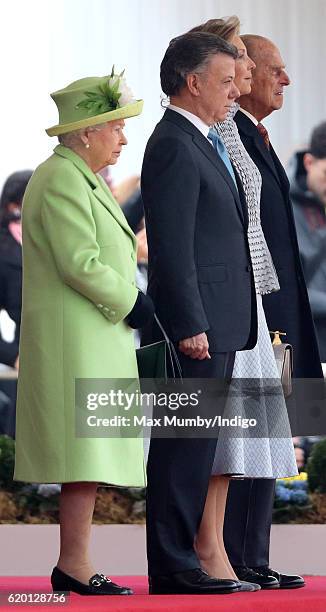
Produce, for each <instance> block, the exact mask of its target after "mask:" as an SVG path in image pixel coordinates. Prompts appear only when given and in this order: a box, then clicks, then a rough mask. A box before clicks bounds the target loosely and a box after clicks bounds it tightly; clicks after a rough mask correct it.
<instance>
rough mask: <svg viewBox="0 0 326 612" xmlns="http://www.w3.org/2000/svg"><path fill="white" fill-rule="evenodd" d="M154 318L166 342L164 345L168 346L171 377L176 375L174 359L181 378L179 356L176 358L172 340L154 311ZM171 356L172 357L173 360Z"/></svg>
mask: <svg viewBox="0 0 326 612" xmlns="http://www.w3.org/2000/svg"><path fill="white" fill-rule="evenodd" d="M154 319H155V321H156V323H157V325H158V326H159V328H160V330H161V332H162V334H163V338H164V340H165V342H166V345H167V348H168V351H169V356H170V362H171V367H172V375H173V378H175V377H176V376H175V369H174V361H175V364H176V366H177V370H178V374H179V377H180V378H181V379H182V369H181V364H180V361H179V358H178V355H177V351H176V350H175V346H174V344H173V342H171V340H170V338H169V336H168V335H167V333H166V331H165V329H164V327H163V325H162V323H161V321H160V320H159V318H158V316H157V314H155V313H154ZM173 358H174V361H173Z"/></svg>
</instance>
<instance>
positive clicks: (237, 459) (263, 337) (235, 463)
mask: <svg viewBox="0 0 326 612" xmlns="http://www.w3.org/2000/svg"><path fill="white" fill-rule="evenodd" d="M192 31H204V32H209V33H211V34H216V35H218V36H220V37H222V38H223V39H225V40H227V41H228V42H229V43H231V44H233V45H235V46H236V48H237V50H238V57H237V59H236V63H235V84H236V86H237V88H238V89H239V92H240V96H243V95H246V94H249V93H250V91H251V82H252V72H253V70H254V69H255V63H254V62H253V60H252V59H251V58H250V57H249V56H248V54H247V50H246V47H245V45H244V43H243V41H242V40H241V38H240V37H239V32H240V22H239V19H238V17H236V16H235V15H234V16H232V17H230V18H228V19H211V20H209V21H208V22H206V23H204V24H202V25H200V26H197V27H196V28H194V29H193V30H192ZM238 109H239V104H238V103H236V102H234V103H233V105H232V107H231V109H230V112H229V114H228V117H227V118H226V120H225V121H222V122H219V123H217V124H216V126H215V129H214V130H213V133H212V140H214V138H215V139H216V141H217V142H218V143H219V146H221V142H220V141H222V144H223V145H224V147H225V148H226V151H227V154H228V157H229V160H230V162H231V163H232V167H233V169H234V170H235V171H236V172H237V175H238V176H239V179H240V181H241V185H242V188H243V191H244V195H245V198H246V204H247V209H248V228H247V232H248V242H249V250H250V256H251V265H252V274H253V278H254V284H255V292H256V303H257V320H258V341H257V344H256V346H255V347H254V348H253V349H251V350H247V351H238V352H237V353H236V356H235V362H234V368H233V372H232V378H233V379H237V378H243V379H246V380H251V381H252V383H253V384H254V379H256V380H257V379H258V380H269V381H274V380H275V383H273V386H274V388H275V392H274V393H271V392H269V393H268V395H266V396H265V395H262V396H261V397H260V398H259V418H260V424H259V427H260V430H259V432H260V435H259V434H258V436H257V435H255V436H254V437H253V436H250V437H249V438H248V437H247V435H245V436H242V437H239V438H238V437H233V436H230V432H228V431H227V429H226V430H224V429H222V430H221V431H220V432H219V436H218V440H217V446H216V451H215V459H214V463H213V468H212V477H211V481H210V487H209V491H208V496H207V500H206V505H205V511H204V515H203V519H202V522H201V525H200V529H199V531H198V534H197V538H196V550H197V552H198V554H199V558H200V560H201V563H202V567H203V568H204V569H205V570H206V571H208V573H210V574H211V575H215V576H222V577H224V578H231V579H237V578H240V579H241V580H242V581H243V582H242V586H243V590H254V588H253V586H256V588H257V589H258V588H259V587H261V588H264V589H266V588H269V589H271V588H278V587H279V581H278V580H277V579H276V578H275V577H274V576H269V575H268V576H265V575H262V574H259V573H257V572H254V571H252V570H249V569H247V568H246V569H245V570H244V569H243V568H242V567H238V568H235V569H233V567H232V565H231V564H230V562H229V559H228V556H227V553H226V551H225V547H224V541H223V522H224V517H223V515H222V514H221V513H220V512H219V511H218V512H216V508H218V506H219V504H218V495H221V491H218V490H217V487H216V476H217V475H221V474H222V475H224V476H225V487H224V491H223V494H224V498H225V499H226V496H227V492H228V483H229V478H230V477H231V482H232V480H233V478H232V477H236V478H239V477H240V476H241V477H244V478H246V479H250V478H255V479H259V482H261V481H262V480H261V479H271V478H272V479H275V478H283V477H289V476H294V475H296V474H297V468H296V462H295V455H294V450H293V443H292V437H291V431H290V427H289V423H288V418H287V409H286V405H285V400H284V397H283V393H282V389H281V383H280V380H279V372H278V368H277V364H276V360H275V356H274V351H273V348H272V344H271V340H270V335H269V331H268V327H267V323H266V318H265V313H264V308H263V303H262V297H263V296H264V295H268V294H270V293H273V292H276V291H279V282H278V278H277V274H276V272H275V268H274V265H273V261H272V258H271V254H270V252H269V249H268V246H267V244H266V240H265V236H264V233H263V231H262V227H261V222H260V194H261V184H262V180H261V176H260V173H259V170H258V168H257V166H256V165H255V164H254V162H253V161H252V159H251V158H250V156H249V155H248V153H247V151H246V149H245V147H244V145H243V143H242V142H241V139H240V136H239V132H238V129H237V125H236V123H235V121H234V116H235V114H236V113H237V111H238ZM270 385H271V382H269V387H270ZM253 388H254V387H253ZM247 401H248V400H247V398H246V399H245V401H243V399H242V398H237V399H235V398H234V399H233V400H232V399H231V400H230V402H229V404H228V405H227V410H231V411H232V414H234V413H235V414H242V415H244V414H246V405H247ZM255 401H257V399H255ZM262 423H267V424H268V425H267V426H266V427H262ZM280 424H282V425H281V428H280V429H278V431H280V434H279V435H278V436H277V437H275V436H273V435H272V436H271V435H270V432H275V431H276V429H277V428H278V427H279V425H280ZM257 457H259V458H260V460H259V461H257ZM235 475H236V476H235ZM227 477H228V478H227ZM261 503H262V504H264V499H262V500H261ZM267 503H268V502H267ZM227 512H228V508H227ZM238 547H239V553H241V548H242V542H241V540H239V542H238Z"/></svg>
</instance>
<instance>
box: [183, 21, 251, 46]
mask: <svg viewBox="0 0 326 612" xmlns="http://www.w3.org/2000/svg"><path fill="white" fill-rule="evenodd" d="M190 32H208V34H217V36H220V38H223V40H226V41H227V42H230V40H232V38H234V36H239V34H240V19H239V17H237V16H236V15H232V16H231V17H224V18H223V19H209V20H208V21H206V22H205V23H202V24H201V25H199V26H196V27H195V28H192V29H191V30H190Z"/></svg>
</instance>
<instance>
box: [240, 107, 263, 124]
mask: <svg viewBox="0 0 326 612" xmlns="http://www.w3.org/2000/svg"><path fill="white" fill-rule="evenodd" d="M240 111H241V112H242V113H243V114H244V115H247V117H249V119H250V120H251V121H252V122H253V123H254V124H255V125H258V123H259V121H257V119H256V117H254V116H253V115H252V114H251V113H249V112H248V111H247V110H245V109H244V108H241V107H240Z"/></svg>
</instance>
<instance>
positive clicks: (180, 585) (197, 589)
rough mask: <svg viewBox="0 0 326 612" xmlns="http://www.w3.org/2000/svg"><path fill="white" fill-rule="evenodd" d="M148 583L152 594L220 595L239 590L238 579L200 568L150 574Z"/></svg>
mask: <svg viewBox="0 0 326 612" xmlns="http://www.w3.org/2000/svg"><path fill="white" fill-rule="evenodd" d="M148 583H149V593H150V595H169V594H173V595H176V594H180V595H218V594H227V593H237V592H238V590H239V584H238V583H237V582H236V581H234V580H219V579H217V578H212V577H211V576H209V575H208V574H206V572H204V571H203V570H202V569H199V568H197V569H193V570H188V571H186V572H178V573H176V574H168V575H166V576H149V579H148Z"/></svg>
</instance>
